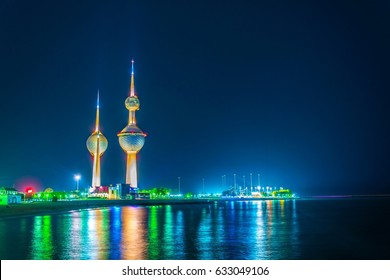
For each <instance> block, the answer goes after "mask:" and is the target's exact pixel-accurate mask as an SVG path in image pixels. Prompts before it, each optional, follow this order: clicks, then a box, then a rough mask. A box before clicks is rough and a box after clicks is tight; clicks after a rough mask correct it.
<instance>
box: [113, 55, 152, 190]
mask: <svg viewBox="0 0 390 280" xmlns="http://www.w3.org/2000/svg"><path fill="white" fill-rule="evenodd" d="M125 106H126V108H127V110H129V122H128V124H127V126H126V127H125V128H124V129H123V130H122V131H121V132H120V133H118V137H119V144H120V145H121V147H122V149H123V150H124V151H125V152H126V154H127V165H126V184H130V186H131V187H132V188H137V187H138V180H137V153H138V152H139V151H140V150H141V149H142V147H143V146H144V143H145V137H146V133H144V132H143V131H142V130H141V129H140V128H139V127H138V126H137V122H136V119H135V111H137V110H139V107H140V102H139V100H138V97H137V95H136V94H135V91H134V60H132V61H131V83H130V93H129V96H128V97H127V98H126V100H125Z"/></svg>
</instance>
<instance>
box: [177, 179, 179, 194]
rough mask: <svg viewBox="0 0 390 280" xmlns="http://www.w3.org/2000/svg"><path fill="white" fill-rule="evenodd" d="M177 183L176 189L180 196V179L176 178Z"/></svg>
mask: <svg viewBox="0 0 390 280" xmlns="http://www.w3.org/2000/svg"><path fill="white" fill-rule="evenodd" d="M177 183H178V187H179V194H180V177H177Z"/></svg>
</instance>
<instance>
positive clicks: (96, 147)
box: [87, 92, 108, 187]
mask: <svg viewBox="0 0 390 280" xmlns="http://www.w3.org/2000/svg"><path fill="white" fill-rule="evenodd" d="M107 146H108V141H107V138H106V137H105V136H104V135H103V133H101V131H100V130H99V92H98V97H97V104H96V128H95V131H94V132H93V133H92V135H91V136H89V137H88V139H87V149H88V151H89V152H90V153H91V155H92V156H93V169H92V187H98V186H100V185H101V184H100V157H101V156H102V155H103V153H104V152H105V151H106V150H107Z"/></svg>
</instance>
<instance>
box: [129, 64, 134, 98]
mask: <svg viewBox="0 0 390 280" xmlns="http://www.w3.org/2000/svg"><path fill="white" fill-rule="evenodd" d="M130 96H135V92H134V59H132V60H131V83H130Z"/></svg>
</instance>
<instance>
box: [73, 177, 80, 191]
mask: <svg viewBox="0 0 390 280" xmlns="http://www.w3.org/2000/svg"><path fill="white" fill-rule="evenodd" d="M74 179H75V180H76V191H77V192H78V191H79V181H80V179H81V175H80V174H76V175H74Z"/></svg>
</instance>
